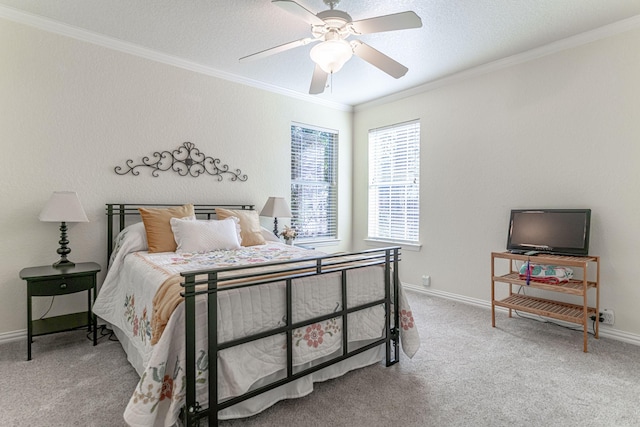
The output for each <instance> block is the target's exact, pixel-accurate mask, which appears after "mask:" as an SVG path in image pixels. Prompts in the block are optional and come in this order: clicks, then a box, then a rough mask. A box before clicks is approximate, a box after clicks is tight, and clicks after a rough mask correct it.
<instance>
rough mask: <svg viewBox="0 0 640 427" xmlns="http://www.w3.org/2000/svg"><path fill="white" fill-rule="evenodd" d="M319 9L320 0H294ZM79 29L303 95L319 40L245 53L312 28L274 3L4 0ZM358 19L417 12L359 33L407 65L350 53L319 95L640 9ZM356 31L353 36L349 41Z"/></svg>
mask: <svg viewBox="0 0 640 427" xmlns="http://www.w3.org/2000/svg"><path fill="white" fill-rule="evenodd" d="M297 2H298V3H299V4H301V5H303V6H304V7H305V8H306V9H308V10H310V11H313V12H314V13H317V12H320V11H323V10H326V9H328V7H327V6H326V5H325V4H324V3H323V1H322V0H297ZM0 5H5V6H8V7H9V8H13V9H18V10H20V11H24V12H27V13H28V14H33V15H37V16H41V17H45V18H48V19H51V20H54V21H57V22H61V23H64V24H67V25H70V26H73V27H78V28H81V29H87V30H89V31H91V32H94V33H98V34H101V35H105V36H108V37H111V38H114V39H118V40H122V41H126V42H129V43H133V44H135V45H139V46H141V47H144V48H147V49H150V50H153V51H156V52H161V53H164V54H168V55H172V56H175V57H178V58H181V59H184V60H187V61H190V62H192V63H195V64H198V65H200V66H203V67H206V68H208V69H211V70H215V71H216V72H219V73H223V74H227V75H233V76H236V77H238V78H239V79H242V80H245V81H246V80H249V81H253V82H255V84H256V85H258V86H265V87H276V88H282V89H285V90H289V91H293V92H296V93H300V94H306V93H308V90H309V83H310V80H311V75H312V72H313V63H312V61H311V59H310V58H309V50H310V49H311V47H312V45H308V46H302V47H298V48H296V49H294V50H290V51H287V52H283V53H280V54H277V55H274V56H271V57H268V58H264V59H261V60H258V61H253V62H246V63H240V62H239V61H238V59H239V58H240V57H242V56H246V55H249V54H251V53H255V52H257V51H261V50H264V49H267V48H270V47H273V46H276V45H280V44H283V43H287V42H290V41H294V40H298V39H301V38H304V37H308V36H309V35H310V32H309V25H308V24H306V23H305V22H303V21H301V20H300V19H298V18H296V17H295V16H293V15H291V14H289V13H287V12H286V11H284V10H282V9H281V8H280V7H277V6H276V5H273V4H271V2H270V0H189V1H178V0H109V1H105V0H0ZM337 9H340V10H344V11H346V12H348V13H349V14H350V15H351V16H352V18H353V19H354V20H360V19H365V18H370V17H374V16H380V15H386V14H391V13H398V12H403V11H407V10H413V11H414V12H416V13H417V14H418V15H419V16H420V17H421V19H422V23H423V26H422V27H421V28H418V29H409V30H401V31H394V32H386V33H378V34H368V35H362V36H359V37H357V38H358V39H360V40H362V41H364V42H365V43H367V44H369V45H371V46H372V47H374V48H376V49H378V50H380V51H381V52H383V53H385V54H387V55H389V56H390V57H392V58H393V59H395V60H397V61H398V62H400V63H402V64H404V65H405V66H407V67H408V68H409V72H408V73H407V74H406V75H405V76H404V77H402V78H400V79H397V80H396V79H394V78H392V77H390V76H388V75H387V74H385V73H383V72H382V71H380V70H378V69H377V68H375V67H373V66H371V65H370V64H368V63H366V62H364V61H363V60H361V59H360V58H357V57H353V58H352V59H351V60H350V61H349V62H347V64H346V65H345V66H344V68H343V69H342V70H340V71H339V72H337V73H336V74H335V75H333V76H332V78H330V80H329V82H330V83H331V86H330V87H329V88H327V90H326V91H325V93H323V94H321V95H316V96H317V97H320V98H322V99H323V100H326V101H331V102H336V103H340V104H345V105H357V104H360V103H364V102H367V101H371V100H373V99H376V98H379V97H382V96H385V95H389V94H392V93H395V92H398V91H402V90H406V89H410V88H412V87H416V86H420V85H422V84H426V83H429V82H432V81H434V80H437V79H439V78H442V77H445V76H447V75H451V74H454V73H457V72H460V71H463V70H466V69H469V68H472V67H475V66H478V65H482V64H486V63H489V62H492V61H495V60H498V59H502V58H505V57H509V56H512V55H515V54H518V53H521V52H525V51H528V50H531V49H534V48H537V47H540V46H544V45H547V44H549V43H552V42H554V41H558V40H562V39H565V38H567V37H570V36H574V35H577V34H580V33H583V32H585V31H589V30H592V29H595V28H599V27H602V26H604V25H607V24H611V23H614V22H617V21H621V20H623V19H626V18H630V17H634V16H636V15H640V0H474V1H471V0H386V1H381V0H342V1H341V2H340V4H339V5H338V6H337ZM353 38H354V37H353V36H352V37H351V39H353Z"/></svg>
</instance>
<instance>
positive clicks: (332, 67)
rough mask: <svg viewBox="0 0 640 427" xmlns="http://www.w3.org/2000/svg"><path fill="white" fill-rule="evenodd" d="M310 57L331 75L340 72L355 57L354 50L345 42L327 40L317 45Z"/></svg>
mask: <svg viewBox="0 0 640 427" xmlns="http://www.w3.org/2000/svg"><path fill="white" fill-rule="evenodd" d="M309 55H310V56H311V59H312V60H313V62H315V63H316V64H318V65H319V66H320V68H322V70H323V71H324V72H325V73H327V74H331V73H335V72H337V71H340V69H341V68H342V66H343V65H344V64H345V62H347V61H348V60H349V59H350V58H351V56H352V55H353V49H352V48H351V45H350V44H349V43H348V42H347V41H345V40H326V41H323V42H322V43H320V44H317V45H315V46H314V47H313V49H311V52H309Z"/></svg>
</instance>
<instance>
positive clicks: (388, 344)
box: [181, 247, 400, 426]
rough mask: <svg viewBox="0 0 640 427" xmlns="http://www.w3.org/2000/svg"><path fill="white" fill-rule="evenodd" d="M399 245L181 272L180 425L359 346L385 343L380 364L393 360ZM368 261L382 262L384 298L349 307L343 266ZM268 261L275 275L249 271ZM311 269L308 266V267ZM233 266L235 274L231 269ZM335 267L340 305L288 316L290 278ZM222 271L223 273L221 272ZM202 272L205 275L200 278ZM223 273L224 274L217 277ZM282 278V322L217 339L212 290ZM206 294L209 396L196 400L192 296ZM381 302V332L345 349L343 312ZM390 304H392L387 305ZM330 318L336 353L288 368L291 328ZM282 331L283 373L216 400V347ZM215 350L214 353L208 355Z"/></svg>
mask: <svg viewBox="0 0 640 427" xmlns="http://www.w3.org/2000/svg"><path fill="white" fill-rule="evenodd" d="M399 257H400V248H399V247H390V248H384V249H373V250H367V251H362V252H357V253H349V254H341V255H327V256H325V257H321V258H313V260H307V261H310V262H312V261H315V266H314V267H313V268H309V264H308V263H307V264H306V265H304V266H300V265H299V264H300V261H301V260H295V261H284V262H274V263H268V264H260V265H256V266H241V267H228V268H218V269H212V270H206V271H194V272H185V273H181V275H182V276H183V277H184V280H183V283H182V286H183V287H184V291H183V292H182V296H183V297H184V300H185V334H186V369H185V373H186V384H187V385H186V403H185V407H184V410H183V421H184V424H185V425H186V426H195V425H200V421H202V420H204V419H205V418H208V425H209V426H217V425H218V416H217V414H218V411H220V410H222V409H225V408H228V407H230V406H233V405H235V404H237V403H239V402H242V401H244V400H247V399H250V398H252V397H254V396H257V395H259V394H261V393H264V392H266V391H269V390H272V389H274V388H276V387H279V386H281V385H283V384H287V383H289V382H292V381H295V380H297V379H299V378H301V377H304V376H306V375H309V374H311V373H313V372H316V371H318V370H320V369H323V368H325V367H327V366H330V365H333V364H335V363H338V362H340V361H342V360H345V359H347V358H349V357H352V356H355V355H357V354H360V353H362V352H364V351H367V350H369V349H372V348H374V347H377V346H379V345H381V344H384V345H385V352H386V365H387V366H391V365H393V364H395V363H397V362H398V361H399V356H400V354H399V346H398V344H399V329H398V328H399V326H398V325H399V310H398V309H397V308H398V306H399V305H398V304H399V302H398V291H399V289H398V287H399V277H398V262H399V260H400V258H399ZM370 266H381V267H383V268H384V286H385V292H384V298H382V299H379V300H376V301H371V302H368V303H366V304H361V305H358V306H354V307H348V305H347V285H348V284H347V272H348V271H350V270H354V269H358V268H365V267H370ZM264 267H273V268H274V269H275V270H274V272H276V273H277V275H276V276H277V277H267V278H264V273H263V272H257V271H254V270H255V269H257V268H264ZM311 270H312V271H311ZM235 272H237V273H238V274H234V273H235ZM335 272H339V273H340V275H341V293H342V307H341V309H340V310H337V311H335V312H331V313H328V314H325V315H321V316H316V317H314V318H311V319H307V320H304V321H301V322H295V323H294V322H292V287H293V282H294V281H295V280H296V279H300V278H303V277H308V276H314V275H324V274H328V273H335ZM223 273H224V274H223ZM203 276H206V278H203ZM222 276H224V277H222ZM239 280H241V281H243V283H239V284H225V283H228V282H232V281H236V282H237V281H239ZM275 282H284V283H285V295H286V324H285V325H284V326H281V327H277V328H274V329H270V330H267V331H262V332H260V333H256V334H253V335H250V336H247V337H243V338H241V339H235V340H232V341H228V342H224V343H218V334H217V330H218V325H217V313H216V308H217V297H218V292H225V291H228V290H231V289H238V288H244V287H250V286H260V285H263V284H266V283H275ZM204 294H206V295H207V296H206V298H207V299H208V301H207V310H208V325H207V336H208V348H207V357H208V358H209V360H210V361H212V362H210V363H208V367H209V370H208V373H209V377H208V394H209V402H200V401H199V400H198V396H197V395H196V384H197V382H196V381H197V374H198V372H197V371H198V369H197V366H198V363H202V362H201V361H200V362H199V359H198V354H197V348H196V327H197V325H196V321H195V319H196V297H198V296H199V295H204ZM380 304H382V305H384V307H385V332H384V336H383V337H382V338H380V339H377V340H375V341H373V342H371V343H369V344H367V345H365V346H363V347H359V348H357V349H353V350H351V351H349V349H348V342H349V336H348V335H349V333H348V315H349V314H350V313H354V312H356V311H360V310H364V309H367V308H369V307H373V306H376V305H380ZM392 307H394V309H393V310H392ZM332 318H341V319H342V354H340V355H338V356H336V357H334V358H332V359H330V360H327V361H325V362H322V363H319V364H317V365H313V366H311V367H309V368H306V369H303V370H300V371H296V372H294V368H293V347H292V346H293V331H294V330H296V329H298V328H301V327H305V326H308V325H311V324H314V323H317V322H322V321H325V320H328V319H332ZM278 334H285V335H286V357H287V366H286V369H287V374H286V377H284V378H281V379H279V380H275V381H273V382H271V383H269V384H267V385H264V386H262V387H259V388H256V389H253V390H250V391H249V392H247V393H245V394H243V395H240V396H237V397H233V398H230V399H227V400H225V401H223V402H219V401H218V397H217V396H218V389H217V387H218V381H217V377H218V372H217V362H216V361H217V355H218V352H219V351H221V350H224V349H226V348H230V347H234V346H237V345H241V344H244V343H247V342H251V341H256V340H259V339H262V338H266V337H269V336H273V335H278ZM212 355H215V356H212Z"/></svg>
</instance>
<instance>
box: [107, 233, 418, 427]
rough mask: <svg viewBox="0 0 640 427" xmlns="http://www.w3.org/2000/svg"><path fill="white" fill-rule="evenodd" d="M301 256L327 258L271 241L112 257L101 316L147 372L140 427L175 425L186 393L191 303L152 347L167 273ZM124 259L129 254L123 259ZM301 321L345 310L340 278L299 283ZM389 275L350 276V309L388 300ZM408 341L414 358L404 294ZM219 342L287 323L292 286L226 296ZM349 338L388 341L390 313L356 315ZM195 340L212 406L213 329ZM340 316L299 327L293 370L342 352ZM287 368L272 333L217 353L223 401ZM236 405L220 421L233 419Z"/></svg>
mask: <svg viewBox="0 0 640 427" xmlns="http://www.w3.org/2000/svg"><path fill="white" fill-rule="evenodd" d="M302 254H304V255H306V256H309V255H314V254H315V255H324V254H321V253H318V252H315V253H314V252H308V251H305V250H303V249H300V248H296V247H292V246H287V245H282V244H279V243H269V244H267V245H261V246H255V247H251V248H242V249H239V250H233V251H215V252H209V253H203V254H175V253H160V254H148V253H147V252H135V253H131V254H128V255H126V254H120V255H119V256H116V257H115V258H114V261H113V263H112V266H111V268H110V271H109V273H108V275H107V278H106V280H105V283H104V284H103V286H102V288H101V290H100V293H99V295H98V299H97V300H96V304H95V305H94V312H95V313H96V314H97V315H98V316H99V317H101V318H102V319H104V320H106V321H107V322H109V323H111V324H112V325H114V326H116V327H117V328H118V329H120V330H121V331H122V332H123V333H124V334H126V336H127V338H128V339H129V340H130V342H131V343H132V344H133V345H134V346H135V348H136V350H137V352H138V356H137V357H140V358H141V360H142V366H141V367H138V370H139V374H140V375H141V378H140V382H139V383H138V385H137V387H136V389H135V391H134V392H133V396H132V398H131V400H130V402H129V405H128V406H127V409H126V411H125V414H124V417H125V420H126V421H127V422H128V423H129V424H130V425H132V426H153V425H159V426H162V425H164V426H171V425H173V424H174V423H175V422H176V421H177V417H178V414H179V411H180V408H181V407H182V405H183V404H184V396H185V371H184V369H185V360H184V354H185V340H184V330H183V329H184V304H180V305H179V306H178V307H177V309H176V311H175V312H174V314H173V315H172V316H171V318H170V320H169V322H168V324H167V325H166V328H165V330H164V332H163V334H162V337H161V338H160V340H159V341H158V343H157V344H155V345H151V343H150V339H151V314H152V310H153V306H152V300H153V297H154V295H155V292H156V290H157V289H158V288H159V287H160V285H161V284H162V283H163V282H164V281H165V280H166V279H167V278H169V277H171V276H173V275H175V274H176V273H179V272H181V271H194V270H200V269H210V268H214V267H222V266H229V265H251V264H256V263H263V262H268V261H275V260H290V259H296V258H299V257H300V256H301V255H302ZM124 255H126V256H124ZM294 283H295V284H294V286H293V290H292V294H293V295H292V297H293V301H294V304H293V316H292V317H293V319H292V321H293V322H299V321H302V320H305V319H309V318H312V317H315V316H318V315H323V314H327V313H332V312H335V311H336V310H339V309H341V307H340V306H341V286H340V275H339V273H332V274H328V275H324V276H322V277H319V276H311V277H307V278H303V279H297V280H296V281H295V282H294ZM383 284H384V280H383V269H382V268H380V267H368V268H360V269H356V270H353V271H349V272H348V293H347V294H348V301H347V305H348V306H354V305H358V304H362V303H366V302H369V301H373V300H376V299H380V298H382V297H384V285H383ZM400 297H401V303H400V313H401V326H402V327H401V329H400V330H401V341H402V345H403V349H404V351H405V353H406V354H407V355H409V356H410V357H411V356H413V354H414V353H415V351H417V349H418V346H419V338H418V336H417V331H416V329H415V327H414V325H413V319H412V316H411V311H410V308H409V307H408V304H407V302H406V300H405V298H404V295H403V294H402V292H401V293H400ZM217 304H218V307H217V315H218V340H219V342H225V341H229V340H232V339H236V338H240V337H243V336H247V335H249V334H253V333H256V332H260V331H263V330H267V329H273V328H275V327H278V326H283V325H284V324H285V322H286V315H285V313H286V307H285V304H286V300H285V286H284V282H277V283H272V284H263V285H260V286H256V287H250V288H244V289H231V290H228V291H221V292H218V299H217ZM197 309H198V319H197V324H198V325H205V324H206V300H205V299H199V300H198V302H197ZM348 325H349V331H348V336H349V340H350V342H352V343H354V344H357V342H366V341H367V340H371V339H376V338H380V337H381V336H382V334H383V328H384V309H383V307H381V306H374V307H371V308H369V309H366V310H362V311H358V312H356V313H352V314H350V315H349V322H348ZM196 340H197V343H198V344H197V349H198V350H197V351H198V353H197V373H198V378H197V391H198V396H199V399H202V400H203V401H204V402H206V400H207V376H208V370H209V367H208V358H207V354H206V351H205V349H206V342H207V337H206V328H204V327H199V328H198V329H197V333H196ZM341 340H342V320H341V318H340V317H336V318H332V319H329V320H327V321H323V322H319V323H315V324H312V325H309V326H307V327H304V328H299V329H298V330H296V331H294V334H293V360H294V366H300V367H302V366H305V367H306V366H308V365H309V363H312V361H313V360H316V359H318V358H321V357H326V356H329V355H331V354H334V353H335V352H336V351H339V350H340V349H341V345H342V341H341ZM285 366H286V342H285V336H284V335H278V336H272V337H268V338H265V339H262V340H259V341H257V342H251V343H247V344H243V345H241V346H238V347H232V348H229V349H226V350H223V351H221V352H219V355H218V360H217V367H218V374H219V376H218V393H219V398H220V399H225V398H228V397H232V396H236V395H238V394H242V393H244V392H246V391H247V390H249V389H250V388H251V387H252V386H253V385H254V384H256V383H257V382H259V381H260V380H261V379H263V378H265V377H267V376H270V375H271V376H273V375H278V372H281V371H282V370H283V368H284V367H285ZM234 416H238V415H237V414H234V412H233V411H232V408H229V409H228V410H226V415H225V413H221V417H234Z"/></svg>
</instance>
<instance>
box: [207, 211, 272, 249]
mask: <svg viewBox="0 0 640 427" xmlns="http://www.w3.org/2000/svg"><path fill="white" fill-rule="evenodd" d="M216 215H217V216H218V219H226V218H229V217H232V216H235V217H236V218H238V219H239V220H240V236H241V237H242V241H241V242H240V244H241V245H242V246H255V245H264V244H266V243H267V242H266V241H265V240H264V236H263V235H262V230H261V227H260V218H259V217H258V211H250V210H242V209H239V210H232V209H222V208H216Z"/></svg>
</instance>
